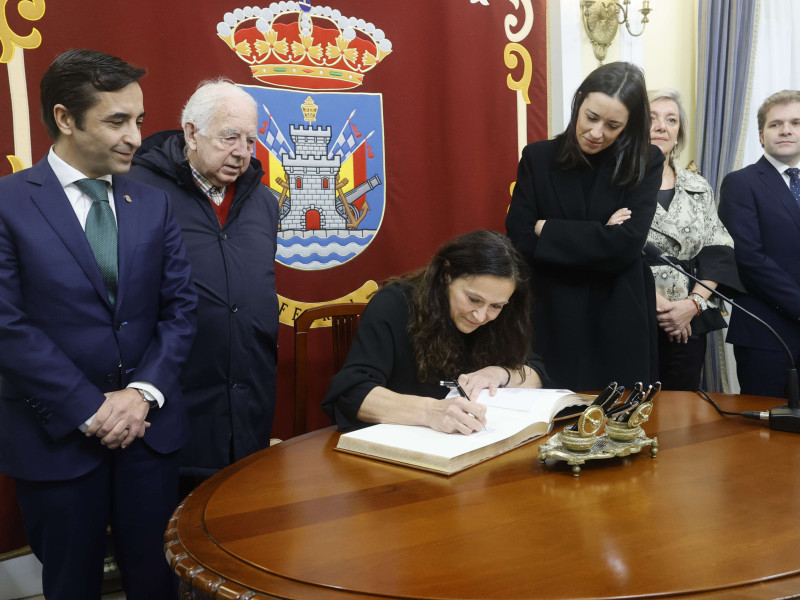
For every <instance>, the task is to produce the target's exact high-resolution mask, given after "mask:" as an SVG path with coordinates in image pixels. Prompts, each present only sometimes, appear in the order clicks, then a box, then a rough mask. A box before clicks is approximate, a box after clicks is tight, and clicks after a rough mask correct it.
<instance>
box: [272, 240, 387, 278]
mask: <svg viewBox="0 0 800 600" xmlns="http://www.w3.org/2000/svg"><path fill="white" fill-rule="evenodd" d="M374 237H375V235H374V234H372V235H368V236H364V237H357V236H353V237H339V236H335V235H334V236H330V237H324V238H323V237H317V236H313V235H312V236H309V237H306V238H303V237H301V236H292V237H290V238H288V239H284V238H282V237H278V256H277V257H276V260H277V261H278V262H279V263H281V264H282V265H285V266H287V267H291V268H293V269H301V270H304V271H317V270H320V269H330V268H333V267H338V266H339V265H341V264H344V263H346V262H347V261H349V260H351V259H353V258H355V257H356V256H358V255H359V254H361V252H362V251H363V250H364V248H366V247H367V246H368V245H369V243H370V242H371V241H372V238H374Z"/></svg>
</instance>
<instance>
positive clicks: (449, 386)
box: [439, 381, 469, 400]
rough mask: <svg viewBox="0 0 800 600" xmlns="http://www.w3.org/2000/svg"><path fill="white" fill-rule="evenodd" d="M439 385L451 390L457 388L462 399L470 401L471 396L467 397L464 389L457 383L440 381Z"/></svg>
mask: <svg viewBox="0 0 800 600" xmlns="http://www.w3.org/2000/svg"><path fill="white" fill-rule="evenodd" d="M439 385H441V386H443V387H448V388H451V389H452V388H455V389H456V390H458V393H459V394H460V395H461V397H462V398H466V399H467V400H469V396H467V393H466V392H465V391H464V388H462V387H461V385H460V384H459V383H458V382H457V381H440V382H439Z"/></svg>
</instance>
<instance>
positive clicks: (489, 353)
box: [384, 230, 531, 382]
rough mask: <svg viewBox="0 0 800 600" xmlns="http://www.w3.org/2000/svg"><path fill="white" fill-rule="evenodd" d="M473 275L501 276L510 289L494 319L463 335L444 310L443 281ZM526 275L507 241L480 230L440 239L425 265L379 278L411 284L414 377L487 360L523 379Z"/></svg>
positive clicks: (434, 377) (527, 335) (449, 372)
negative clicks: (402, 274)
mask: <svg viewBox="0 0 800 600" xmlns="http://www.w3.org/2000/svg"><path fill="white" fill-rule="evenodd" d="M473 275H491V276H494V277H504V278H505V277H507V278H509V279H511V280H512V281H513V282H514V292H513V293H512V294H511V297H510V298H509V300H508V304H506V305H505V306H504V307H503V309H502V310H501V311H500V314H499V315H498V316H497V318H496V319H494V320H493V321H490V322H489V323H487V324H485V325H483V326H481V327H478V329H476V330H475V331H473V332H472V333H470V334H467V335H465V334H463V333H461V332H460V331H459V330H458V329H457V328H456V325H455V323H454V322H453V319H452V318H451V316H450V296H449V285H450V283H451V282H453V281H455V280H456V279H458V278H459V277H469V276H473ZM528 279H529V274H528V266H527V264H526V263H525V260H524V259H523V258H522V256H521V255H520V254H519V252H518V251H517V250H516V248H514V246H513V245H512V244H511V241H510V240H509V239H508V238H507V237H506V236H504V235H502V234H500V233H497V232H495V231H485V230H483V231H473V232H472V233H467V234H465V235H462V236H459V237H457V238H454V239H452V240H450V241H448V242H446V243H445V244H443V245H442V246H441V247H440V248H439V250H438V251H437V252H436V254H435V255H434V257H433V259H432V260H431V262H430V263H429V264H428V265H427V266H426V267H423V268H422V269H419V270H418V271H414V272H413V273H409V274H407V275H404V276H402V277H399V278H394V279H391V280H389V281H387V282H385V284H387V283H392V282H400V283H404V284H406V285H408V286H410V287H411V301H410V302H409V322H408V332H409V336H410V337H411V344H412V348H413V351H414V360H415V362H416V364H417V369H418V376H419V379H420V381H423V382H433V381H438V380H440V379H442V378H453V377H455V376H457V375H458V374H460V373H470V372H472V371H476V370H478V369H481V368H483V367H486V366H488V365H502V366H504V367H507V368H509V369H514V370H516V371H518V372H519V373H520V375H521V376H522V377H523V379H524V377H525V372H524V370H523V367H524V366H525V364H526V356H527V353H528V351H529V349H530V346H531V323H530V304H531V300H530V297H531V293H530V289H529V287H528ZM385 284H384V285H385Z"/></svg>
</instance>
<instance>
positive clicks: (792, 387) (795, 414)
mask: <svg viewBox="0 0 800 600" xmlns="http://www.w3.org/2000/svg"><path fill="white" fill-rule="evenodd" d="M643 252H644V254H645V255H646V256H648V257H650V258H654V259H656V260H658V261H661V262H662V263H664V264H666V265H668V266H670V267H672V268H673V269H675V270H676V271H678V272H679V273H681V274H683V275H685V276H686V277H688V278H689V279H691V280H692V281H694V282H695V283H697V284H699V285H701V286H703V287H704V288H705V289H707V290H708V291H709V292H711V293H712V294H713V295H715V296H718V297H719V298H722V299H723V300H724V301H725V302H728V303H729V304H730V305H731V306H735V307H736V308H737V309H738V310H741V311H742V312H743V313H745V314H746V315H748V316H749V317H750V318H752V319H755V320H756V321H758V322H759V323H761V324H762V325H763V326H764V327H766V328H767V329H768V330H769V332H770V333H771V334H772V335H773V336H774V337H775V339H776V340H778V343H779V344H780V345H781V348H783V351H784V352H785V353H786V356H787V357H788V359H789V369H788V370H787V384H786V388H787V390H786V391H787V395H788V397H789V403H788V404H786V405H784V406H776V407H775V408H773V409H771V410H770V411H769V413H765V412H762V413H755V414H758V415H761V416H759V417H757V418H761V419H764V420H766V419H769V427H770V429H775V430H777V431H791V432H793V433H800V388H799V387H798V384H797V369H796V368H795V363H794V357H793V356H792V352H791V351H790V350H789V347H788V346H787V345H786V343H785V342H784V341H783V340H782V339H781V336H779V335H778V332H776V331H775V330H774V329H773V328H772V327H770V325H769V324H768V323H766V322H765V321H764V320H763V319H761V318H759V317H757V316H756V315H754V314H753V313H751V312H750V311H749V310H747V309H746V308H743V307H742V306H741V305H740V304H737V303H736V302H734V301H733V300H731V299H730V298H728V297H727V296H725V295H723V294H722V293H721V292H718V291H717V290H715V289H714V288H712V287H710V286H708V285H706V284H705V283H703V282H702V281H700V279H698V278H697V277H695V276H694V275H692V274H691V273H688V272H687V271H686V270H684V269H683V268H681V267H680V266H679V265H676V264H675V263H674V262H672V261H671V260H670V259H669V258H667V257H666V256H665V255H664V253H663V252H661V250H659V249H658V248H656V246H654V245H653V244H651V243H649V242H648V243H647V244H645V246H644V249H643ZM745 416H749V415H745Z"/></svg>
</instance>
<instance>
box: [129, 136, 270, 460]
mask: <svg viewBox="0 0 800 600" xmlns="http://www.w3.org/2000/svg"><path fill="white" fill-rule="evenodd" d="M183 146H184V140H183V134H182V133H181V132H179V131H164V132H160V133H157V134H154V135H152V136H150V137H149V138H147V139H146V140H145V141H144V143H143V144H142V147H141V148H140V149H139V151H138V152H137V154H136V156H135V158H134V166H133V168H132V169H131V173H130V174H131V176H132V177H134V178H136V179H139V180H140V181H144V182H146V183H149V184H151V185H154V186H157V187H159V188H161V189H163V190H166V191H167V192H168V194H169V197H170V199H171V201H172V206H173V211H174V213H175V217H176V219H177V220H178V223H179V224H180V226H181V229H182V232H183V239H184V243H185V245H186V253H187V256H188V258H189V261H190V262H191V265H192V281H193V283H194V287H195V290H196V291H197V294H198V296H199V304H198V314H197V337H196V339H195V342H194V346H193V347H192V351H191V354H190V355H189V359H188V361H187V363H186V367H185V368H184V370H183V372H182V373H181V386H182V388H183V393H184V397H185V399H186V403H187V407H188V410H189V420H190V424H191V427H192V438H191V440H190V442H189V444H188V445H187V446H186V447H185V448H184V449H183V451H182V456H181V472H182V473H183V474H186V475H210V474H212V473H214V472H215V471H217V470H219V469H221V468H223V467H225V466H227V465H228V464H230V462H231V460H238V459H240V458H243V457H245V456H247V455H249V454H252V453H253V452H256V451H257V450H260V449H262V448H264V447H266V446H267V445H268V444H269V438H270V433H271V430H272V419H273V416H274V412H275V394H276V364H277V347H278V344H277V341H278V300H277V296H276V293H275V264H274V263H275V251H276V248H277V224H278V206H277V203H276V202H275V199H274V197H272V196H271V195H270V194H269V193H268V192H267V191H266V188H265V187H264V186H263V184H262V183H261V176H262V175H263V171H262V170H261V164H260V163H259V161H258V160H256V159H251V161H250V167H249V168H248V170H247V171H246V172H245V173H244V175H242V176H241V177H240V178H239V179H238V180H237V181H236V194H235V196H234V199H233V202H232V204H231V208H230V213H229V215H228V219H227V221H226V223H225V226H224V227H220V224H219V221H218V219H217V216H216V214H215V213H214V210H213V208H212V205H211V202H210V201H209V200H208V198H207V197H206V196H205V195H204V194H203V193H202V192H201V190H200V189H199V188H198V187H197V185H196V184H195V183H194V180H193V179H192V175H191V171H190V169H189V163H188V161H187V160H186V158H185V156H184V154H183Z"/></svg>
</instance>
